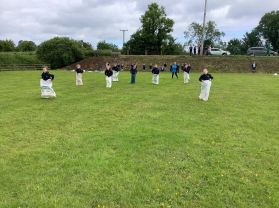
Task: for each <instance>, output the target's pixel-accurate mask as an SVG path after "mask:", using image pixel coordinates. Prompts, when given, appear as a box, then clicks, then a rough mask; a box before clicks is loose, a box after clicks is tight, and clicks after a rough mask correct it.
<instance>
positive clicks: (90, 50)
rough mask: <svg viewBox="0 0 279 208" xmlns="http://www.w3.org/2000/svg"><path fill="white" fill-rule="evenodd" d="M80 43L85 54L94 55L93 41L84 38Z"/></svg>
mask: <svg viewBox="0 0 279 208" xmlns="http://www.w3.org/2000/svg"><path fill="white" fill-rule="evenodd" d="M79 44H80V46H81V47H82V49H83V51H84V55H85V56H92V55H93V53H94V50H93V47H92V45H91V43H89V42H84V41H83V40H80V41H79Z"/></svg>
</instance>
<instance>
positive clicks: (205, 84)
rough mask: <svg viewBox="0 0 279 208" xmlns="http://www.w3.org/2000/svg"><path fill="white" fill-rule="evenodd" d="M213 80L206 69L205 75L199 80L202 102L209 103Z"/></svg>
mask: <svg viewBox="0 0 279 208" xmlns="http://www.w3.org/2000/svg"><path fill="white" fill-rule="evenodd" d="M212 80H213V77H212V75H211V74H209V73H208V70H207V69H204V70H203V74H202V75H201V76H200V78H199V81H200V82H201V93H200V96H199V99H200V100H203V101H208V98H209V94H210V88H211V81H212Z"/></svg>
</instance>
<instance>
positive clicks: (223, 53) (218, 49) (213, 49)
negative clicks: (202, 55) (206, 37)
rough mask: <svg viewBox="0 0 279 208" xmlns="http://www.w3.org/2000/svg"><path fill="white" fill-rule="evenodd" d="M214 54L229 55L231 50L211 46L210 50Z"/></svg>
mask: <svg viewBox="0 0 279 208" xmlns="http://www.w3.org/2000/svg"><path fill="white" fill-rule="evenodd" d="M209 53H210V55H212V56H229V55H231V53H230V52H229V51H224V50H222V49H220V48H211V51H210V52H209Z"/></svg>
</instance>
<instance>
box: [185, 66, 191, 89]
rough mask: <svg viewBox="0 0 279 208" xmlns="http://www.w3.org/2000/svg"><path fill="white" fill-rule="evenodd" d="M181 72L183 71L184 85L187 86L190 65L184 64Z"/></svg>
mask: <svg viewBox="0 0 279 208" xmlns="http://www.w3.org/2000/svg"><path fill="white" fill-rule="evenodd" d="M183 71H184V84H187V83H188V82H189V80H190V71H191V65H190V64H185V65H184V68H183Z"/></svg>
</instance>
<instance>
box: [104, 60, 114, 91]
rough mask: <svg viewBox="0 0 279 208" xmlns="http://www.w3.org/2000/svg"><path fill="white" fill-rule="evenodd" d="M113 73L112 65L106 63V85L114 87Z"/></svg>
mask: <svg viewBox="0 0 279 208" xmlns="http://www.w3.org/2000/svg"><path fill="white" fill-rule="evenodd" d="M112 75H113V72H112V70H111V67H110V65H109V63H106V70H105V76H106V87H107V88H111V87H112Z"/></svg>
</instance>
